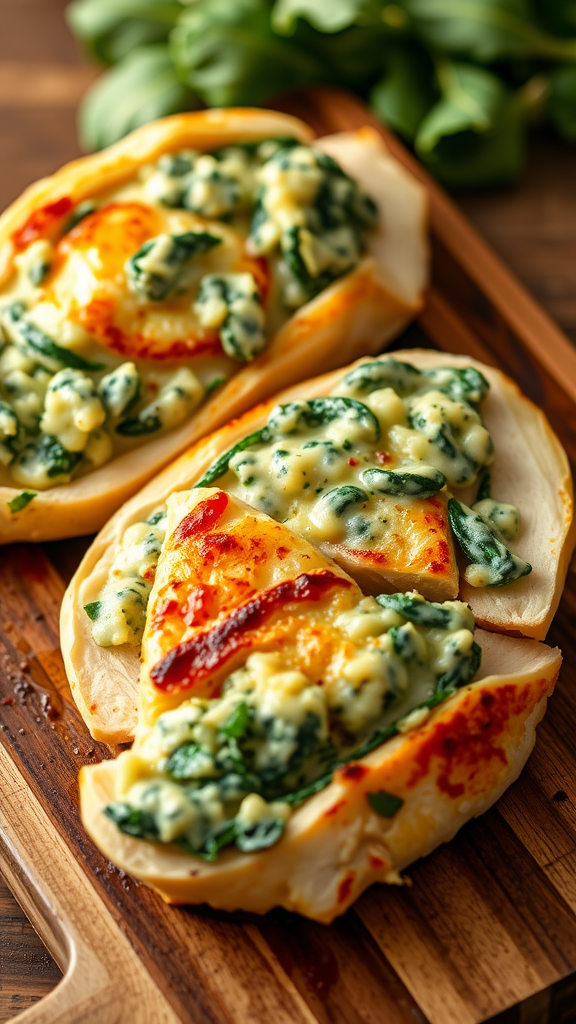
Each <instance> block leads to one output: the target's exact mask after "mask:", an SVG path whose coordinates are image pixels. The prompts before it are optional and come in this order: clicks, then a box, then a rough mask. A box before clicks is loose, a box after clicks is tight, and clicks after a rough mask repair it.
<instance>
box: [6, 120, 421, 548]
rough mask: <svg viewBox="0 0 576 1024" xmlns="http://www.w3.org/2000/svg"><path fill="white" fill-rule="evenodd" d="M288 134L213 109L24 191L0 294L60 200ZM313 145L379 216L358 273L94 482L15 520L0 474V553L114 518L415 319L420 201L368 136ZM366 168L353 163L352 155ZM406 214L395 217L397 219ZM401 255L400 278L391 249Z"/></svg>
mask: <svg viewBox="0 0 576 1024" xmlns="http://www.w3.org/2000/svg"><path fill="white" fill-rule="evenodd" d="M279 135H291V136H295V137H297V138H299V139H301V140H302V141H304V142H308V141H310V140H311V137H312V132H311V130H310V128H309V127H308V126H307V125H305V124H303V123H302V122H301V121H298V120H297V119H296V118H293V117H290V116H288V115H286V114H279V113H275V112H274V111H263V110H249V109H247V110H242V109H238V110H233V109H232V110H210V111H201V112H196V113H190V114H178V115H175V116H174V117H169V118H166V119H164V120H162V121H158V122H155V123H153V124H151V125H146V126H144V127H143V128H140V129H138V130H137V131H136V132H134V133H133V134H132V135H130V136H128V137H127V138H126V139H123V140H122V141H121V142H119V143H117V144H116V145H115V146H112V147H111V148H110V149H108V150H105V151H103V152H102V153H98V154H95V155H93V156H89V157H84V158H83V159H81V160H77V161H75V162H74V163H72V164H68V165H67V166H66V167H63V168H62V169H61V170H60V171H58V172H57V173H56V174H55V175H53V176H52V177H50V178H46V179H43V180H42V181H40V182H37V183H36V184H35V185H32V186H31V187H30V188H29V189H27V190H26V191H25V192H24V194H23V195H22V196H21V197H20V198H19V199H17V200H16V202H15V203H13V204H12V206H11V207H9V209H8V210H7V211H6V212H5V213H4V215H3V216H2V218H1V219H0V287H2V286H3V285H4V284H5V283H6V281H7V280H8V278H9V276H10V273H11V261H12V257H13V255H14V243H13V236H14V233H15V232H18V231H20V230H21V229H22V227H23V226H24V225H25V224H26V222H27V220H28V218H29V217H30V215H31V214H32V213H33V212H34V211H35V210H37V209H38V208H39V207H41V206H43V205H45V204H47V203H52V202H56V201H58V200H60V199H62V198H63V197H68V198H70V199H71V200H72V201H73V203H74V204H75V203H77V202H80V201H82V200H83V199H86V198H93V197H94V195H95V194H96V193H97V192H98V191H100V192H108V191H110V190H111V189H113V188H115V187H117V186H120V185H122V184H123V183H124V182H126V181H127V180H129V179H130V178H131V177H132V176H133V175H134V174H135V172H136V171H137V170H138V168H139V167H141V166H142V165H143V164H145V163H148V162H150V161H151V160H154V159H156V158H157V157H158V156H159V155H160V154H161V153H163V152H170V151H175V150H178V149H181V148H183V147H190V146H192V147H194V148H196V149H212V148H216V147H217V146H221V145H225V144H227V143H230V142H233V141H235V140H237V139H238V138H243V139H264V138H267V137H270V136H279ZM319 145H320V146H326V147H330V146H332V147H335V148H336V150H337V152H338V157H339V159H340V160H341V161H342V163H343V166H344V167H345V169H346V153H347V149H350V150H351V151H352V152H353V161H352V162H353V168H351V171H356V170H358V174H359V180H360V182H361V184H362V186H363V187H364V188H366V190H367V191H369V192H371V193H372V194H373V195H374V198H375V199H376V201H377V202H378V204H379V206H380V207H381V210H382V226H381V227H379V228H378V229H377V230H376V231H375V232H374V233H373V238H372V240H371V241H369V243H368V248H367V252H366V255H365V257H364V258H363V259H362V261H361V262H360V264H359V265H358V266H357V268H356V269H355V270H354V271H352V272H351V273H349V274H346V275H345V276H344V277H342V278H341V279H340V280H338V281H336V282H334V284H332V285H331V286H330V287H329V288H327V289H326V290H325V291H324V292H322V293H321V294H320V295H318V296H317V297H316V298H315V299H313V300H312V301H311V302H309V303H307V304H306V305H305V306H303V307H301V309H299V310H298V311H297V313H296V314H295V315H294V316H293V317H291V318H290V319H289V320H288V321H287V322H286V324H285V325H284V326H283V327H282V328H281V329H280V330H279V331H278V332H277V333H276V334H275V335H274V337H273V338H272V339H271V341H270V343H269V345H268V347H267V349H266V351H265V353H264V354H263V355H262V356H261V357H259V358H258V359H256V360H255V361H254V362H253V363H251V364H250V365H248V366H246V367H245V368H244V369H241V370H240V371H239V372H238V373H237V374H236V375H235V376H234V377H233V378H232V379H231V380H230V382H229V383H228V384H227V385H226V386H225V387H223V388H222V390H221V391H220V392H219V393H218V394H216V395H215V396H214V397H213V398H212V399H209V400H208V401H207V402H206V403H205V405H204V406H202V407H201V408H200V410H199V412H198V413H197V414H195V415H193V416H192V417H191V418H190V419H189V420H188V421H187V422H186V423H185V424H184V425H183V426H181V427H179V428H177V429H175V430H173V431H171V432H170V433H168V434H166V435H164V436H161V437H159V438H157V439H156V440H153V441H150V442H149V443H147V444H145V445H143V446H141V447H140V448H138V449H136V450H134V451H130V452H128V453H126V454H123V455H119V456H118V457H116V458H114V459H113V460H112V461H111V462H109V463H108V464H106V465H105V466H103V467H101V468H100V469H96V470H95V471H94V472H92V473H90V474H88V475H86V476H84V477H80V478H79V479H77V480H73V481H71V482H70V483H68V484H65V485H62V486H59V487H54V488H52V489H51V490H48V491H44V492H41V493H40V494H38V495H37V496H36V497H35V498H34V500H33V501H32V502H30V504H29V505H27V506H26V507H25V508H24V509H23V510H22V511H20V512H19V513H16V514H14V513H11V512H10V509H9V507H8V504H7V503H8V502H9V501H11V500H12V499H13V498H14V497H16V495H17V494H19V493H20V491H21V490H22V488H20V487H14V486H13V485H12V484H11V482H10V480H9V478H8V476H7V474H6V472H5V471H3V470H1V469H0V544H1V543H10V542H11V541H16V540H49V539H54V538H58V537H65V536H75V535H78V534H82V533H91V532H93V531H96V530H98V529H99V528H100V527H101V526H102V524H103V523H105V522H106V521H107V519H108V518H109V517H110V516H111V515H112V513H113V512H114V511H115V510H116V509H117V508H118V507H119V506H120V505H121V504H122V503H123V502H124V501H126V500H127V499H128V498H129V497H130V496H131V495H132V494H134V493H135V492H136V491H137V490H138V489H139V488H141V487H142V486H143V485H144V484H145V483H146V482H147V481H148V480H149V479H150V478H151V477H152V476H153V475H154V474H155V473H156V472H158V470H159V469H161V467H162V466H165V465H166V464H167V463H168V462H169V461H170V460H171V459H173V458H174V457H175V456H176V455H178V453H179V452H182V451H184V450H185V449H186V448H188V447H189V446H190V445H191V444H192V443H194V442H195V441H196V440H198V439H199V438H200V437H203V436H204V435H206V434H207V433H209V432H210V431H212V430H214V429H216V428H217V427H218V426H220V425H221V424H223V423H225V422H227V421H228V420H230V419H231V418H232V417H234V416H237V415H239V414H240V413H241V412H243V411H244V410H245V409H247V408H249V407H250V406H252V405H254V404H255V403H256V402H259V401H261V400H262V399H264V398H267V397H268V396H269V395H270V394H272V393H273V392H274V391H275V390H278V388H279V387H280V386H287V385H289V384H291V383H294V382H296V381H297V380H300V379H301V378H302V376H303V375H311V374H315V373H319V372H322V371H324V370H327V369H331V368H333V367H334V366H338V365H342V363H344V362H347V361H349V360H351V359H354V358H356V357H357V356H358V355H360V354H363V353H370V352H377V351H379V349H381V347H382V345H383V344H384V343H385V342H386V341H387V340H389V339H390V338H391V337H393V336H394V335H395V334H396V333H398V331H400V330H401V329H402V328H403V327H404V326H405V325H406V323H408V321H409V320H410V319H411V318H412V317H413V316H414V315H415V313H416V312H417V310H418V309H419V308H420V305H421V302H422V291H423V289H424V287H425V284H426V278H427V242H426V237H425V235H426V227H425V222H426V198H425V192H424V190H423V188H422V186H420V185H419V184H418V183H417V182H416V181H415V180H414V179H413V178H412V177H411V176H410V175H409V174H408V173H407V172H406V171H404V170H403V168H401V167H400V165H399V164H398V163H397V162H396V161H395V160H394V159H393V158H391V157H389V156H388V154H387V152H386V149H385V146H384V144H383V143H382V141H381V140H380V138H379V136H377V134H376V133H375V132H372V131H371V130H369V129H364V130H363V131H362V132H359V133H347V134H346V135H345V136H344V135H341V136H333V137H331V139H326V140H320V142H319ZM359 147H360V151H361V152H362V153H363V154H364V156H365V159H364V160H363V161H360V163H359V162H358V149H359ZM402 210H404V212H403V214H402V216H399V214H398V211H402ZM395 248H396V249H397V250H398V253H399V254H400V253H401V254H402V258H401V259H400V260H399V266H400V267H401V268H402V269H401V272H400V273H399V272H398V270H397V268H396V262H397V261H396V260H395V258H394V249H395Z"/></svg>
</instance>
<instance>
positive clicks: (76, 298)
mask: <svg viewBox="0 0 576 1024" xmlns="http://www.w3.org/2000/svg"><path fill="white" fill-rule="evenodd" d="M67 204H68V205H67ZM64 210H65V211H66V214H65V215H64V213H63V212H62V211H64ZM376 222H377V210H376V207H375V205H374V203H373V202H372V200H371V199H370V198H369V197H367V196H365V195H364V194H363V193H362V192H361V191H360V189H359V188H358V186H357V184H356V182H354V181H353V180H352V179H351V178H349V177H348V176H347V175H346V174H345V173H344V172H343V171H342V170H341V168H340V167H339V165H338V164H337V163H336V162H335V161H334V160H332V159H331V158H330V157H328V156H326V155H324V154H323V153H321V152H319V151H317V150H315V149H314V148H313V147H309V146H302V145H299V144H297V143H296V142H295V141H293V140H289V139H285V140H281V139H280V140H279V139H271V140H268V141H266V142H263V143H259V144H245V145H244V144H238V145H234V146H228V147H225V148H223V149H220V150H217V151H215V152H213V153H198V152H195V151H192V150H185V151H181V152H179V153H174V154H166V155H164V156H162V157H161V158H160V159H159V160H158V161H157V163H156V164H155V165H146V166H144V167H143V168H142V169H141V171H140V174H139V176H138V178H137V180H134V181H132V182H130V183H128V184H126V185H124V186H122V187H120V188H117V189H115V190H114V191H113V192H110V193H108V194H107V195H100V196H97V197H95V198H94V199H90V200H86V201H84V202H82V203H79V204H78V205H77V206H76V207H74V206H73V204H72V203H71V201H70V200H67V199H63V200H60V201H58V202H56V203H53V204H49V205H48V206H47V207H45V208H43V209H41V210H40V211H36V212H35V213H34V214H33V215H32V217H31V220H30V223H29V224H27V225H25V226H24V228H23V229H22V230H21V231H20V232H19V233H17V234H16V235H15V236H14V242H15V249H16V255H15V258H14V261H13V273H12V276H11V278H10V280H9V281H8V283H7V285H6V286H5V287H4V289H3V292H2V294H1V295H0V472H1V473H2V475H3V476H4V478H5V480H6V482H8V481H9V482H13V483H16V484H19V485H21V486H22V487H25V488H27V487H31V488H34V490H35V491H38V490H45V489H48V488H51V487H55V486H58V485H61V484H65V483H67V482H69V481H70V480H71V479H73V478H75V477H77V476H80V475H83V474H85V473H88V472H90V471H92V470H94V469H96V468H97V467H99V466H101V465H103V464H104V463H106V462H107V461H109V460H110V459H111V458H113V457H114V456H115V455H118V454H122V453H123V452H125V451H127V450H130V449H131V448H133V447H135V446H137V445H139V444H142V443H143V442H145V441H146V440H148V439H149V438H151V437H153V436H156V435H158V434H160V433H162V432H165V431H170V430H173V429H174V428H175V427H177V426H179V425H180V424H182V423H184V422H185V421H186V420H187V419H188V418H189V417H190V416H191V415H192V414H193V413H194V412H195V411H196V410H197V409H198V407H199V406H200V405H201V404H202V403H203V401H204V400H205V398H206V396H207V395H208V394H210V392H211V391H212V390H213V389H214V387H217V386H218V385H220V384H222V383H224V382H225V381H226V380H228V379H229V378H230V377H231V376H232V374H233V373H234V372H235V371H236V370H237V369H238V366H239V365H240V364H242V363H245V362H247V361H250V360H253V359H255V358H256V357H257V356H258V355H259V354H260V353H261V352H262V351H263V349H264V348H265V346H266V343H267V340H268V338H269V337H270V336H271V334H272V333H274V331H275V330H277V329H278V327H279V326H281V324H282V323H283V322H284V321H285V320H286V319H287V318H288V316H289V315H290V313H291V311H292V310H293V309H294V308H296V307H297V306H300V305H302V304H303V303H304V302H306V301H307V300H308V299H309V298H311V297H313V296H314V295H316V294H318V292H320V291H322V290H323V289H324V288H325V287H326V286H327V285H328V284H329V283H330V282H331V281H334V280H336V279H337V278H338V277H340V276H341V275H342V274H344V273H346V272H347V271H348V270H351V269H352V268H353V267H354V266H355V265H356V264H357V263H358V261H359V259H360V257H361V255H362V252H363V251H364V248H365V244H366V236H367V233H368V232H369V231H370V230H371V229H372V228H373V227H374V226H375V225H376ZM38 225H40V226H38ZM42 225H44V226H42ZM11 507H12V506H11ZM23 507H25V506H24V505H23V504H22V503H20V506H19V508H20V509H21V508H23Z"/></svg>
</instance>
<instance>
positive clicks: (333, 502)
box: [93, 357, 524, 646]
mask: <svg viewBox="0 0 576 1024" xmlns="http://www.w3.org/2000/svg"><path fill="white" fill-rule="evenodd" d="M454 373H455V371H451V370H450V368H449V367H447V368H442V369H440V370H435V371H433V372H432V374H430V375H427V374H426V373H419V372H418V371H416V370H415V369H414V368H413V367H411V366H410V365H409V364H399V363H397V361H396V360H394V359H393V358H392V359H391V358H390V357H383V358H382V360H381V361H380V362H379V363H368V364H366V366H364V367H363V366H360V367H358V369H357V371H353V372H352V373H351V374H349V375H347V376H346V377H345V378H344V379H343V381H342V382H341V384H340V385H339V386H338V387H337V388H336V390H335V391H334V392H333V395H332V396H330V397H328V398H326V399H316V400H313V401H312V402H306V401H304V400H302V401H295V402H291V403H289V404H288V405H285V406H278V407H276V408H275V409H273V410H272V412H271V414H270V416H269V418H268V422H267V425H266V427H265V428H264V429H263V431H260V432H258V433H257V434H255V435H253V439H254V443H252V444H250V445H245V444H244V442H241V443H240V444H239V445H237V446H236V447H235V448H234V449H232V451H231V452H229V453H227V455H225V456H222V457H221V458H220V459H218V460H217V463H216V464H215V467H220V468H219V469H218V468H214V467H213V468H211V469H209V470H208V471H207V473H206V474H205V476H204V478H203V481H200V484H202V483H203V482H205V483H212V482H214V481H215V480H217V481H218V484H219V485H220V486H222V487H223V488H224V489H225V490H226V491H227V493H229V494H232V495H235V496H236V497H238V498H240V499H241V500H243V501H245V502H246V503H247V504H249V505H251V506H252V507H254V508H256V509H260V510H261V511H263V512H266V513H267V514H268V515H270V516H272V517H273V518H274V519H276V520H277V521H280V522H282V523H284V524H286V525H288V526H289V527H290V529H291V530H293V531H294V532H295V533H297V534H298V535H299V536H301V537H304V538H305V539H306V540H308V541H310V543H312V544H314V545H317V546H320V547H321V548H324V549H326V548H327V546H329V548H328V550H329V553H330V554H332V555H334V553H336V554H338V553H339V552H343V551H344V552H350V553H352V554H353V555H354V556H355V557H356V558H357V559H362V560H363V564H372V565H374V566H375V567H376V569H379V568H383V567H386V569H388V570H390V569H393V570H394V569H395V570H397V571H399V572H403V571H406V570H407V569H412V570H415V571H418V572H419V573H420V577H421V579H422V580H425V578H426V574H427V573H428V574H430V575H433V576H434V575H435V576H437V575H438V574H439V573H441V572H445V571H446V570H447V569H449V568H450V551H451V547H450V534H449V525H448V516H447V499H448V494H449V492H448V488H450V489H452V490H454V489H458V488H459V487H462V486H464V485H469V484H470V483H474V482H475V481H476V479H477V477H478V474H479V473H480V471H483V470H485V469H486V467H487V466H489V465H490V463H491V462H492V460H493V458H494V445H493V443H492V439H491V437H490V434H489V432H488V431H487V430H486V428H485V427H484V426H483V424H482V421H481V416H480V412H479V411H478V406H479V405H480V403H481V400H482V397H483V395H484V394H485V390H483V389H484V388H487V385H486V382H485V381H483V379H482V380H480V379H475V378H473V379H472V383H471V385H470V387H472V385H473V386H474V387H475V388H476V390H473V391H472V392H471V394H470V393H469V394H468V397H469V398H470V401H468V400H467V399H466V398H464V397H463V396H462V397H458V396H459V389H461V387H462V383H461V379H460V377H459V376H458V375H456V376H454ZM406 374H408V378H409V380H410V383H408V378H407V379H405V378H406ZM371 375H372V377H374V378H375V380H372V379H371ZM391 375H392V376H394V377H395V383H396V389H397V390H396V389H395V388H394V387H391V386H385V387H379V386H377V385H378V377H379V376H380V377H383V378H385V377H386V376H388V377H390V376H391ZM464 379H465V378H464ZM369 386H370V387H372V386H373V390H369ZM439 386H442V387H444V388H445V389H446V390H444V391H441V390H439ZM366 390H369V393H368V394H366V393H365V392H366ZM360 398H362V401H360ZM421 493H424V494H425V495H427V496H425V497H418V494H421ZM474 510H475V511H477V512H478V513H479V514H480V515H481V517H482V518H483V520H484V521H485V522H486V523H487V524H488V526H489V528H490V529H491V530H493V531H495V535H496V537H497V538H498V539H499V540H500V541H503V540H511V539H513V538H514V537H515V536H516V533H517V531H518V529H519V514H518V510H517V509H516V508H515V507H514V506H513V505H504V504H502V503H499V502H496V501H494V500H493V499H491V498H488V499H483V500H481V501H479V502H478V503H477V504H476V505H475V506H474ZM127 538H128V534H127V535H126V537H125V540H124V544H127V543H129V541H128V539H127ZM522 564H524V563H522ZM466 579H467V580H468V582H471V583H473V585H475V586H487V585H492V584H494V582H495V581H497V579H498V572H496V573H495V572H494V571H493V570H492V569H490V568H489V567H486V566H485V567H482V566H481V565H480V566H474V567H472V566H470V567H468V569H467V570H466ZM420 585H422V584H420ZM113 592H114V585H113V583H112V584H110V581H109V584H107V585H106V589H105V592H104V593H105V595H106V602H112V601H113V597H112V595H113ZM147 593H148V590H147V591H146V594H147ZM145 599H146V598H145ZM145 599H144V600H145ZM114 607H115V609H116V612H115V614H116V615H117V616H118V617H119V618H120V619H121V618H122V615H123V612H122V601H120V602H118V601H116V602H115V604H114ZM144 608H145V605H144ZM110 614H112V613H110ZM130 614H132V613H131V612H130ZM143 614H145V611H143ZM107 615H108V613H107ZM107 621H111V620H110V619H107ZM93 636H94V639H95V641H96V643H98V644H101V645H103V646H108V645H110V644H114V643H123V642H126V641H125V640H120V639H112V637H116V638H119V637H127V642H130V643H135V644H136V643H139V642H140V638H141V630H140V629H139V630H138V631H137V632H133V631H131V630H128V631H127V630H126V629H125V628H120V627H118V628H117V629H112V627H110V628H108V629H106V630H102V629H97V630H96V629H95V630H94V632H93Z"/></svg>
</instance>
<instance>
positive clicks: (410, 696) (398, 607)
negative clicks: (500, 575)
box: [104, 593, 481, 860]
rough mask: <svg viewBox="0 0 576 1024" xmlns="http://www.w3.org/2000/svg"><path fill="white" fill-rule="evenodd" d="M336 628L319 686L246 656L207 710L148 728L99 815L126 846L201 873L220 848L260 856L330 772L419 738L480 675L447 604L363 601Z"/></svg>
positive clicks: (179, 713) (181, 712)
mask: <svg viewBox="0 0 576 1024" xmlns="http://www.w3.org/2000/svg"><path fill="white" fill-rule="evenodd" d="M336 627H337V629H338V630H339V631H340V632H341V634H343V635H344V636H345V637H346V638H347V641H348V643H347V645H346V647H345V650H344V651H343V652H342V653H341V655H340V656H339V657H338V658H337V659H335V662H334V663H333V664H332V665H331V666H330V668H329V670H328V672H327V677H326V678H325V679H322V680H318V679H311V678H310V677H309V676H307V675H306V673H305V671H296V670H294V669H293V668H290V667H289V666H287V665H286V664H285V663H284V662H283V658H282V652H281V651H278V652H275V653H262V652H254V653H252V654H251V655H250V656H249V657H248V659H247V661H246V663H245V665H244V666H243V667H242V668H239V669H237V670H236V671H235V672H233V673H232V674H231V675H230V676H229V677H228V679H227V680H226V681H225V683H224V685H223V687H222V692H221V695H220V696H218V697H215V698H212V699H201V698H198V697H192V698H189V699H187V700H185V701H183V703H182V704H181V705H180V706H179V707H177V708H175V709H174V710H171V711H166V712H164V713H163V714H161V715H160V716H159V717H158V719H157V721H156V723H155V725H154V727H153V729H152V730H151V731H150V733H148V735H147V736H146V737H145V738H142V739H141V740H139V741H138V743H137V750H132V751H129V752H127V753H125V754H123V755H122V771H121V780H122V781H121V788H120V792H119V795H120V796H121V797H122V799H120V800H118V801H117V802H115V803H112V804H109V805H108V806H107V807H106V809H105V812H104V813H105V814H106V815H107V816H108V817H109V818H110V819H111V820H112V821H113V822H115V824H116V825H117V826H118V828H119V829H120V830H121V831H123V832H126V833H127V834H129V835H131V836H134V837H137V838H142V839H148V840H155V841H159V842H161V843H178V844H179V845H181V846H182V847H184V849H186V850H187V851H188V852H190V853H192V854H194V855H196V856H199V857H202V858H204V859H206V860H214V859H215V858H216V856H217V854H218V851H219V850H220V849H222V848H223V847H227V846H231V845H234V846H236V847H237V848H238V849H240V850H243V851H245V852H250V851H253V850H259V849H263V848H265V847H269V846H271V845H273V844H274V843H275V842H277V841H278V839H280V837H281V835H282V832H283V830H284V826H285V823H286V821H287V820H288V818H289V817H290V813H291V810H292V808H293V807H295V806H297V805H298V804H300V803H302V802H303V801H304V800H305V799H306V798H307V797H309V796H310V795H312V794H313V793H315V792H318V791H319V790H321V789H322V788H324V787H325V786H327V785H328V783H329V782H330V781H331V779H332V776H333V773H334V771H335V770H336V769H337V768H338V767H340V766H342V765H344V764H346V763H347V762H349V761H351V760H357V759H358V758H361V757H363V756H364V755H365V754H367V753H369V751H371V750H373V749H375V748H376V747H378V746H380V745H381V744H382V743H384V742H385V741H386V740H388V739H389V738H390V737H392V736H394V735H396V734H397V733H403V732H408V731H409V730H410V729H413V728H416V727H418V726H419V725H421V724H422V723H423V722H424V721H425V720H426V718H427V717H428V715H429V714H430V711H431V709H432V708H433V707H435V706H436V705H437V704H439V703H440V702H441V701H443V700H445V699H446V698H447V697H449V696H451V695H452V694H454V693H455V692H456V690H457V689H458V688H459V687H461V686H464V685H466V684H467V683H468V682H470V680H471V679H472V678H473V677H474V675H475V674H476V672H477V671H478V668H479V665H480V659H481V650H480V647H479V646H478V644H476V643H475V641H474V637H473V630H474V618H473V615H472V613H471V612H470V610H469V608H468V607H467V605H465V604H463V603H461V602H459V601H447V602H445V603H443V604H436V603H433V602H428V601H425V600H424V598H422V597H420V596H419V595H418V594H417V593H408V594H388V595H382V596H381V597H378V598H376V599H375V598H372V597H367V598H363V599H362V600H361V601H360V602H359V604H358V605H357V606H356V607H355V608H353V609H351V610H349V611H346V612H344V613H343V614H341V615H340V617H339V618H338V619H337V621H336Z"/></svg>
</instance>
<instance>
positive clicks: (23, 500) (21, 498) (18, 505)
mask: <svg viewBox="0 0 576 1024" xmlns="http://www.w3.org/2000/svg"><path fill="white" fill-rule="evenodd" d="M36 494H37V492H36V491H22V493H21V494H17V495H16V497H15V498H12V501H9V502H8V503H7V504H8V507H9V509H10V511H11V512H12V514H13V515H14V513H16V512H21V511H22V509H23V508H26V506H27V505H29V504H30V502H31V501H32V500H33V499H34V498H35V497H36Z"/></svg>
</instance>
